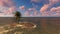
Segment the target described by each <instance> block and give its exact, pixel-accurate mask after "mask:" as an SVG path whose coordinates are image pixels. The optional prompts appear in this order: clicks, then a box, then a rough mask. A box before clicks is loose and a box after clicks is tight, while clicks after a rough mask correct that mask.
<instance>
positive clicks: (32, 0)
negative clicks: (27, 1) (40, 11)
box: [31, 0, 41, 2]
mask: <svg viewBox="0 0 60 34" xmlns="http://www.w3.org/2000/svg"><path fill="white" fill-rule="evenodd" d="M40 1H41V0H31V2H40Z"/></svg>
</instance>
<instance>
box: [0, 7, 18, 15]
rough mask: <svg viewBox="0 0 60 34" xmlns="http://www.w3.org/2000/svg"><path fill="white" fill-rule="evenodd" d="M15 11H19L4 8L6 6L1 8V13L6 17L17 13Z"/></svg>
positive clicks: (12, 8) (13, 8) (14, 8)
mask: <svg viewBox="0 0 60 34" xmlns="http://www.w3.org/2000/svg"><path fill="white" fill-rule="evenodd" d="M15 11H17V8H16V7H4V6H0V12H1V13H2V14H4V15H12V14H13V12H15ZM0 15H1V14H0Z"/></svg>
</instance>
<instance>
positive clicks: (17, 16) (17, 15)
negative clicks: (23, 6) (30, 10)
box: [15, 11, 21, 24]
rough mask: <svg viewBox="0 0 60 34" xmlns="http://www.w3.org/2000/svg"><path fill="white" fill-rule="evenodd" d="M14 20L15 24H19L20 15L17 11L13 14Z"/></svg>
mask: <svg viewBox="0 0 60 34" xmlns="http://www.w3.org/2000/svg"><path fill="white" fill-rule="evenodd" d="M15 18H16V21H17V23H18V24H19V21H20V18H21V13H20V12H19V11H16V12H15Z"/></svg>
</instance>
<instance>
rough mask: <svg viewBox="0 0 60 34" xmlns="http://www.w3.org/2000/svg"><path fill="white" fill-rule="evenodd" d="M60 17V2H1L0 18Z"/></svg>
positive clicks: (12, 0) (10, 0)
mask: <svg viewBox="0 0 60 34" xmlns="http://www.w3.org/2000/svg"><path fill="white" fill-rule="evenodd" d="M16 11H19V12H20V13H21V14H22V17H51V16H54V17H56V16H57V17H60V0H0V17H12V16H14V13H15V12H16Z"/></svg>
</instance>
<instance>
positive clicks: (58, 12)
mask: <svg viewBox="0 0 60 34" xmlns="http://www.w3.org/2000/svg"><path fill="white" fill-rule="evenodd" d="M50 12H51V13H54V12H55V14H52V15H53V16H59V15H60V6H58V7H53V8H51V9H50Z"/></svg>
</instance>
